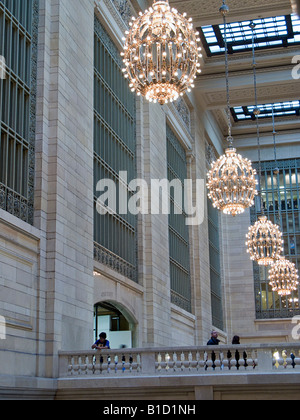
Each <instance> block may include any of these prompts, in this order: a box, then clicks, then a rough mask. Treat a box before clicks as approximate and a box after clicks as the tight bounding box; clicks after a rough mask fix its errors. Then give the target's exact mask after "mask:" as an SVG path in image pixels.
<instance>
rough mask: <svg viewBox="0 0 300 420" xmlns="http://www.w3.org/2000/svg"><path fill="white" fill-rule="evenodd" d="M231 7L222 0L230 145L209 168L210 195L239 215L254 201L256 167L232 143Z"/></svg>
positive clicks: (224, 208) (224, 209)
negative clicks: (228, 27)
mask: <svg viewBox="0 0 300 420" xmlns="http://www.w3.org/2000/svg"><path fill="white" fill-rule="evenodd" d="M228 12H229V7H228V6H227V5H226V2H225V1H223V6H222V7H221V8H220V13H221V14H222V16H223V20H224V29H225V65H226V89H227V118H228V137H227V141H228V143H229V147H228V148H227V149H226V151H225V155H223V156H221V157H220V158H219V159H218V160H217V162H213V163H212V166H211V169H210V171H209V172H208V175H207V177H208V181H207V188H208V191H209V192H208V197H209V198H210V199H211V201H212V204H213V206H214V207H215V208H217V209H218V210H220V211H222V212H223V213H225V214H229V215H230V214H231V215H232V216H236V215H237V214H241V213H243V212H244V211H245V210H246V209H247V208H248V207H251V206H253V205H254V198H255V196H256V195H257V191H256V185H257V180H256V171H255V169H253V168H252V163H251V161H250V160H248V159H245V158H243V157H242V156H241V155H239V154H237V151H236V149H235V148H234V147H233V137H232V124H231V118H230V114H231V111H230V95H229V66H228V43H227V22H226V15H227V14H228Z"/></svg>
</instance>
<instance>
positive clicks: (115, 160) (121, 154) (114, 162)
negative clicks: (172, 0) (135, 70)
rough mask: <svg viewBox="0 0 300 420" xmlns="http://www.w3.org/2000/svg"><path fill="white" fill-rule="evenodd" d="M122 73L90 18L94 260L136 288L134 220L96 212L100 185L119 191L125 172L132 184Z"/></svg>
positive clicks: (131, 105)
mask: <svg viewBox="0 0 300 420" xmlns="http://www.w3.org/2000/svg"><path fill="white" fill-rule="evenodd" d="M122 67H123V65H122V60H121V57H120V53H119V51H118V49H117V47H116V46H115V45H114V43H113V41H112V40H111V38H110V36H109V35H108V33H107V32H106V31H105V29H104V28H103V26H102V24H101V23H100V21H99V19H98V18H97V16H95V71H94V76H95V77H94V79H95V85H94V91H95V93H94V94H95V99H94V126H95V127H94V188H95V191H94V258H95V259H96V261H98V262H100V263H102V264H105V265H107V266H108V267H109V268H112V269H113V270H115V271H117V272H118V273H120V274H122V275H124V276H125V277H127V278H129V279H131V280H133V281H135V282H137V281H138V276H137V217H136V216H135V215H131V214H130V213H128V214H127V215H120V214H113V213H107V214H106V215H99V214H98V212H97V208H96V203H97V194H98V195H99V193H97V192H96V185H97V183H98V181H99V180H100V179H111V180H113V181H114V182H115V184H116V185H117V186H119V185H120V182H121V181H120V178H119V172H120V171H127V173H128V183H129V182H130V181H131V180H132V179H135V178H136V108H135V96H134V95H133V94H132V93H131V92H130V89H129V87H128V83H127V81H126V80H125V79H124V77H123V73H122ZM131 194H132V192H131V191H129V190H128V196H129V197H130V195H131Z"/></svg>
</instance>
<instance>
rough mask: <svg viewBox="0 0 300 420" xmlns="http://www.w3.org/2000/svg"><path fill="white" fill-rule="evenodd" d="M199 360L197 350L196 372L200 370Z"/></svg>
mask: <svg viewBox="0 0 300 420" xmlns="http://www.w3.org/2000/svg"><path fill="white" fill-rule="evenodd" d="M200 358H201V356H200V353H199V351H198V350H197V353H196V362H197V363H196V369H197V372H198V371H199V369H200Z"/></svg>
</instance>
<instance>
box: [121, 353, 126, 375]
mask: <svg viewBox="0 0 300 420" xmlns="http://www.w3.org/2000/svg"><path fill="white" fill-rule="evenodd" d="M125 364H126V357H125V354H123V356H122V372H123V373H124V372H125V370H126V366H125Z"/></svg>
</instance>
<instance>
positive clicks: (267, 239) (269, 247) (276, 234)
mask: <svg viewBox="0 0 300 420" xmlns="http://www.w3.org/2000/svg"><path fill="white" fill-rule="evenodd" d="M255 26H256V25H255V24H254V22H251V23H250V28H251V30H252V53H253V76H254V92H255V108H254V111H253V113H254V115H255V117H256V128H257V145H258V160H259V191H260V203H261V213H262V216H261V217H259V218H258V221H257V222H256V223H255V224H254V225H253V226H251V227H249V231H248V233H247V235H246V238H247V242H246V245H247V252H248V253H249V254H250V258H251V260H253V261H256V262H257V263H258V265H264V266H268V265H272V264H274V262H275V261H276V260H278V259H279V258H280V256H281V254H282V253H283V240H282V232H281V230H280V227H279V226H278V225H276V224H273V223H272V222H271V221H270V220H268V218H267V217H266V216H265V214H264V205H263V198H262V187H261V178H262V169H261V149H260V131H259V121H258V119H259V115H260V110H259V108H258V100H257V77H256V61H255V42H254V41H255V36H254V30H255Z"/></svg>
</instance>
